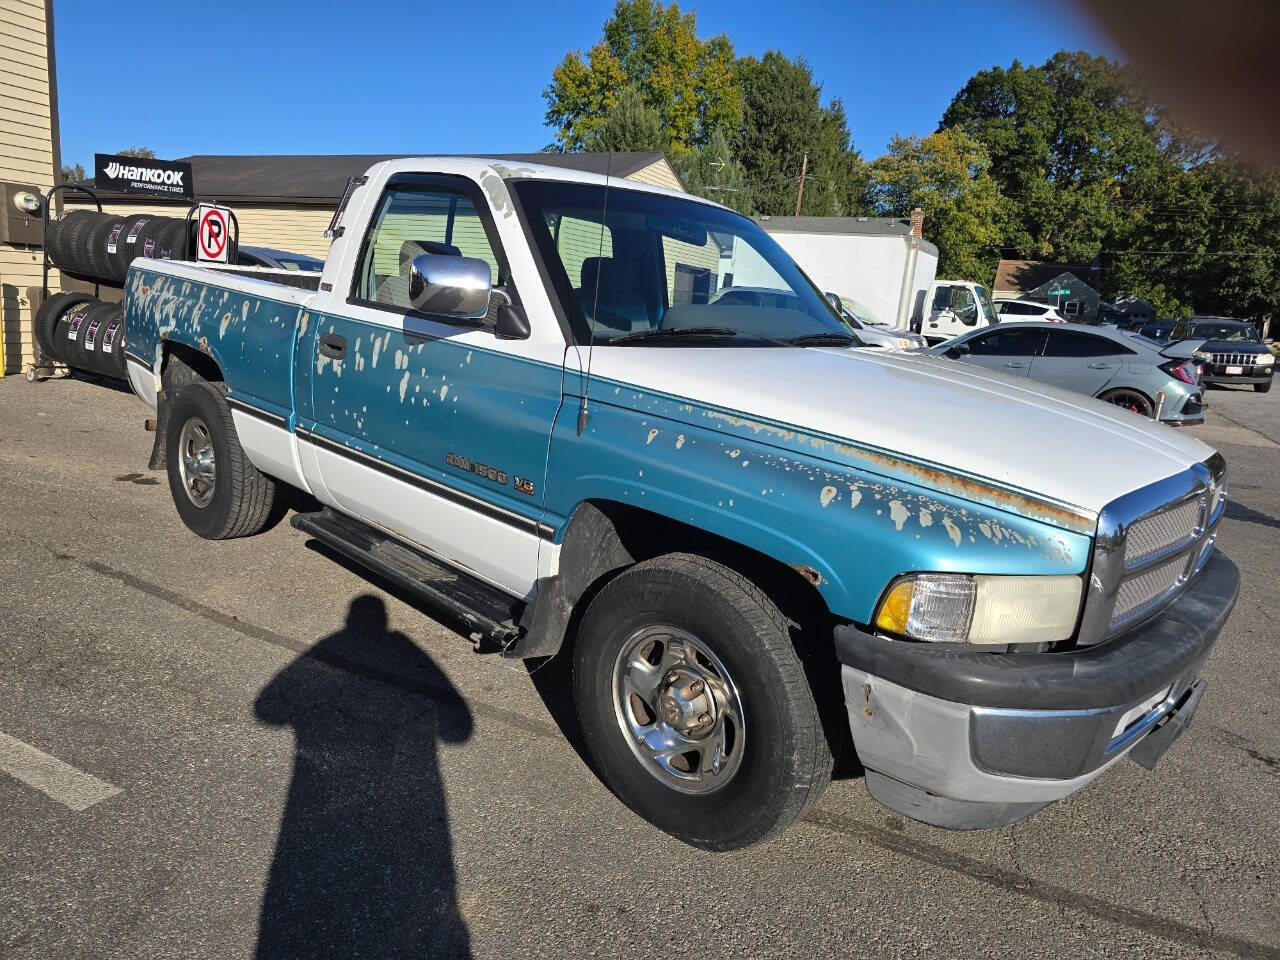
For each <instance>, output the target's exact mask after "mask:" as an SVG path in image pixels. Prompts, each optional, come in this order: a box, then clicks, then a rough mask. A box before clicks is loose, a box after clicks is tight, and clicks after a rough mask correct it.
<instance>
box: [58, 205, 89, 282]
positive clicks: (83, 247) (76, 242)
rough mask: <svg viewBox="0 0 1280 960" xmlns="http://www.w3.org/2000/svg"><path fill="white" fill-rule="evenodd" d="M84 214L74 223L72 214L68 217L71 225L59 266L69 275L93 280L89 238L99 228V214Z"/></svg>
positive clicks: (62, 244)
mask: <svg viewBox="0 0 1280 960" xmlns="http://www.w3.org/2000/svg"><path fill="white" fill-rule="evenodd" d="M82 212H83V213H84V214H85V215H84V216H82V217H76V219H75V220H74V221H71V216H70V214H68V216H67V220H68V221H69V225H68V227H67V231H66V233H64V234H63V236H62V241H61V248H62V260H63V262H62V263H60V264H58V266H59V267H61V268H62V269H63V270H66V271H67V272H68V273H74V274H76V275H78V276H81V277H87V278H90V279H92V278H93V268H92V266H91V265H90V262H89V236H90V234H91V233H92V232H93V230H94V228H95V227H96V226H97V222H98V217H99V214H97V213H95V212H92V211H88V210H86V211H82Z"/></svg>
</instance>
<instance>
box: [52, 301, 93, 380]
mask: <svg viewBox="0 0 1280 960" xmlns="http://www.w3.org/2000/svg"><path fill="white" fill-rule="evenodd" d="M94 303H95V301H94V299H93V298H92V297H89V298H88V299H86V300H84V301H81V302H80V303H76V304H72V305H71V306H69V307H67V308H66V309H65V310H63V311H62V313H61V314H60V315H59V316H58V322H57V324H56V326H55V327H54V329H53V355H54V356H55V357H56V358H57V359H58V361H59V362H60V363H65V364H66V365H67V366H69V367H70V366H73V364H72V361H73V360H78V359H79V356H80V352H79V350H80V347H79V336H80V334H81V332H83V330H84V323H85V319H86V318H87V317H88V315H89V311H90V309H92V307H93V304H94ZM76 316H79V317H80V318H81V319H80V326H79V327H78V328H76V332H75V333H74V334H73V333H72V332H71V331H72V321H73V319H74V318H75V317H76Z"/></svg>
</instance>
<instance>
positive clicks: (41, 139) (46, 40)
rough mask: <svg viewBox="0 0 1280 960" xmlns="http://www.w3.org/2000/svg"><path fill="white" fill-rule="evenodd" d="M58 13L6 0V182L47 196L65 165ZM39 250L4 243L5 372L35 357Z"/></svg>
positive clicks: (2, 88) (0, 122)
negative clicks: (57, 81) (57, 74)
mask: <svg viewBox="0 0 1280 960" xmlns="http://www.w3.org/2000/svg"><path fill="white" fill-rule="evenodd" d="M53 78H54V68H53V25H52V9H51V6H50V5H49V4H47V3H46V2H45V0H0V181H6V182H9V183H19V184H30V185H31V186H35V187H38V188H39V189H40V190H41V191H45V190H48V189H49V188H50V187H52V186H53V183H54V171H55V170H56V169H57V167H58V164H59V156H58V118H57V107H56V91H54V90H51V87H52V86H53V85H54V80H53ZM41 263H42V255H41V252H40V250H39V248H28V247H25V246H22V245H18V246H14V245H11V244H6V243H0V317H2V318H3V320H2V322H3V331H4V356H3V357H2V358H0V364H2V365H3V370H4V372H5V373H17V372H19V371H20V370H21V369H22V368H23V366H25V365H26V364H29V363H30V362H31V360H32V359H33V357H32V341H31V317H32V313H33V311H34V308H35V306H38V302H39V297H40V289H39V288H40V284H41V277H40V270H41Z"/></svg>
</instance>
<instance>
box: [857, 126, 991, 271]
mask: <svg viewBox="0 0 1280 960" xmlns="http://www.w3.org/2000/svg"><path fill="white" fill-rule="evenodd" d="M870 181H871V182H870V186H871V196H872V199H873V202H874V204H875V206H876V209H877V212H879V213H881V214H882V215H884V216H891V217H907V216H910V215H911V212H912V211H913V210H914V209H915V208H916V207H919V208H920V209H921V210H923V211H924V217H925V221H924V222H925V236H926V237H928V238H929V240H931V241H932V242H933V243H935V244H936V245H937V247H938V251H939V263H938V275H939V276H948V277H964V278H968V279H973V280H979V281H981V282H983V283H989V282H990V281H991V278H992V276H993V275H994V274H995V267H996V263H997V261H998V260H999V259H1000V255H999V242H1000V230H1001V221H1002V213H1003V207H1004V203H1005V200H1004V198H1003V197H1002V196H1001V195H1000V190H999V188H998V187H997V186H996V182H995V180H994V179H993V178H992V176H991V158H990V156H989V155H988V153H987V150H986V147H984V146H983V145H982V144H981V143H979V142H978V141H977V140H975V139H974V138H973V137H970V136H969V135H968V134H966V133H965V132H964V131H963V130H961V129H960V128H959V127H951V128H948V129H945V130H940V131H938V132H937V133H935V134H932V135H930V136H927V137H923V138H922V137H918V136H913V137H895V138H894V139H893V141H892V142H891V143H890V144H889V149H888V151H887V152H886V153H885V154H884V156H882V157H880V158H879V159H878V160H876V161H875V162H874V163H872V164H871V171H870Z"/></svg>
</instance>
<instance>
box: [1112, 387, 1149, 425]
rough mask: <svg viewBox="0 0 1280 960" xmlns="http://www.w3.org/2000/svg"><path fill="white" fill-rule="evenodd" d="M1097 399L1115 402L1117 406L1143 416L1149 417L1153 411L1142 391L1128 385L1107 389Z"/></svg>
mask: <svg viewBox="0 0 1280 960" xmlns="http://www.w3.org/2000/svg"><path fill="white" fill-rule="evenodd" d="M1098 399H1099V400H1105V401H1106V402H1107V403H1111V404H1115V406H1117V407H1124V408H1125V409H1126V410H1132V411H1133V412H1134V413H1136V414H1138V415H1139V416H1143V417H1148V418H1149V417H1150V416H1151V415H1152V414H1153V413H1154V412H1155V407H1154V406H1152V404H1151V401H1150V400H1149V399H1148V398H1147V396H1146V395H1145V394H1143V393H1139V392H1138V391H1137V390H1131V389H1130V388H1128V387H1120V388H1119V389H1117V390H1108V391H1107V392H1106V393H1104V394H1102V395H1101V396H1100V397H1098Z"/></svg>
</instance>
